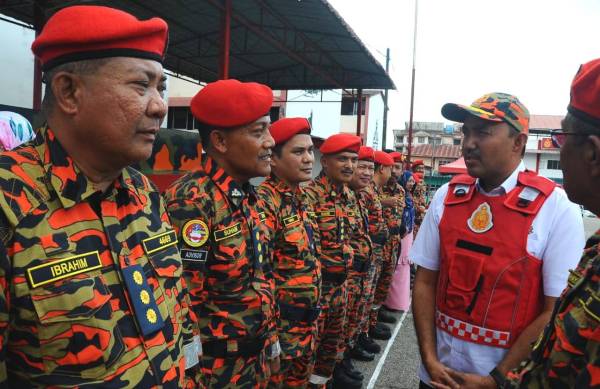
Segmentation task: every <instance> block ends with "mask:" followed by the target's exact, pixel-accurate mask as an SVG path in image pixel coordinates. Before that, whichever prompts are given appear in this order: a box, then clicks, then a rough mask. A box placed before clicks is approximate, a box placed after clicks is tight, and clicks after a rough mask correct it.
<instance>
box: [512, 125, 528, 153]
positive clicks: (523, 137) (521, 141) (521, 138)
mask: <svg viewBox="0 0 600 389" xmlns="http://www.w3.org/2000/svg"><path fill="white" fill-rule="evenodd" d="M511 131H513V130H512V129H511ZM515 138H516V139H515V151H517V152H519V153H521V152H522V151H523V148H524V147H527V134H523V133H520V134H519V135H517V136H516V137H515Z"/></svg>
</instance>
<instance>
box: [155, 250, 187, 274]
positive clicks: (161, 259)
mask: <svg viewBox="0 0 600 389" xmlns="http://www.w3.org/2000/svg"><path fill="white" fill-rule="evenodd" d="M148 258H149V260H150V263H151V264H152V267H154V270H155V271H156V274H158V275H159V276H160V277H181V273H182V271H183V270H182V265H181V256H180V255H179V250H177V247H176V246H169V247H166V248H164V249H163V250H160V251H157V252H155V253H154V254H151V255H149V256H148Z"/></svg>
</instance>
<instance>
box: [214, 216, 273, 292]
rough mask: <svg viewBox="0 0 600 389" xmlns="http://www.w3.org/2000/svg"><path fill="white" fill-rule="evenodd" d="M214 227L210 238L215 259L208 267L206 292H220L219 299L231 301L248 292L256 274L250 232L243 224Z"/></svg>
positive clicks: (234, 223) (221, 224) (225, 224)
mask: <svg viewBox="0 0 600 389" xmlns="http://www.w3.org/2000/svg"><path fill="white" fill-rule="evenodd" d="M214 226H215V227H214V229H213V230H212V231H211V234H210V238H211V239H210V242H211V246H212V247H211V249H212V250H211V251H212V255H209V256H208V260H207V263H206V281H205V289H207V290H214V291H218V292H219V293H218V295H219V296H223V297H225V298H227V299H229V298H231V297H232V296H237V295H238V294H239V293H240V292H243V291H244V290H245V289H246V288H247V285H248V283H249V280H250V278H251V275H252V274H253V272H252V264H251V263H250V260H251V259H254V251H253V248H252V247H250V245H251V244H252V243H251V239H249V236H250V231H249V228H248V225H247V224H246V223H245V222H244V221H237V222H233V223H218V224H215V225H214ZM263 260H264V258H263Z"/></svg>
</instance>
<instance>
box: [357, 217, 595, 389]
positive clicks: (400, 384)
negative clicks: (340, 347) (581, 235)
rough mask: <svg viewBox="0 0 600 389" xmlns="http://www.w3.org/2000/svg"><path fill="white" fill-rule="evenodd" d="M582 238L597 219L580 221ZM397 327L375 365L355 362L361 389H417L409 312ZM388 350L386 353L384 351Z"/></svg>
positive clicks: (416, 361)
mask: <svg viewBox="0 0 600 389" xmlns="http://www.w3.org/2000/svg"><path fill="white" fill-rule="evenodd" d="M584 227H585V234H586V238H588V237H589V236H591V235H592V234H593V233H594V232H595V231H597V230H598V229H600V219H598V218H589V217H586V218H584ZM398 319H399V321H398V324H397V325H396V327H395V328H394V329H393V334H394V333H395V334H396V336H395V337H394V336H392V339H390V340H389V341H388V342H382V341H381V342H379V344H380V345H381V347H382V349H383V351H382V352H381V353H380V354H379V355H378V356H377V358H376V359H375V361H373V362H368V363H362V362H355V365H356V367H357V368H359V369H361V371H362V372H363V374H364V375H365V377H366V378H365V381H364V385H363V388H367V389H372V388H378V389H379V388H382V389H409V388H410V389H412V388H418V386H419V380H418V378H417V370H418V368H419V363H420V359H419V349H418V347H417V337H416V335H415V330H414V325H413V316H412V313H411V312H408V313H407V314H406V315H402V316H400V315H399V314H398ZM386 348H388V352H387V353H386V352H385V349H386Z"/></svg>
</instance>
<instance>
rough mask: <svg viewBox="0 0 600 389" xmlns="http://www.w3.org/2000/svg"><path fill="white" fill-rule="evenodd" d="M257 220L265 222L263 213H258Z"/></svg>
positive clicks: (265, 217) (265, 218) (265, 216)
mask: <svg viewBox="0 0 600 389" xmlns="http://www.w3.org/2000/svg"><path fill="white" fill-rule="evenodd" d="M258 219H259V220H260V221H261V222H264V221H265V220H267V214H266V213H265V212H259V213H258Z"/></svg>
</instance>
